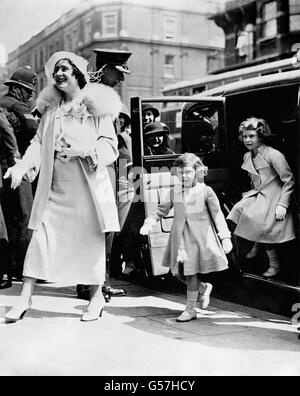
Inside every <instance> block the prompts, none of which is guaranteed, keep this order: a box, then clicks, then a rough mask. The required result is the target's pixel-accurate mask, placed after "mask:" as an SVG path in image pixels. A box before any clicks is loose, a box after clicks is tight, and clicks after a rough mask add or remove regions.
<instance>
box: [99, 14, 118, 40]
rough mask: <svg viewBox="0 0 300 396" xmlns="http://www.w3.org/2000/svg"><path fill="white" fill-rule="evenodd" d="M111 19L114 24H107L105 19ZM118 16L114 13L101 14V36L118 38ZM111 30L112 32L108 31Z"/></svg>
mask: <svg viewBox="0 0 300 396" xmlns="http://www.w3.org/2000/svg"><path fill="white" fill-rule="evenodd" d="M110 17H113V20H114V23H107V19H108V18H110ZM118 25H119V15H118V12H116V11H111V12H104V13H103V14H102V36H103V37H117V36H118ZM111 28H113V32H110V31H108V29H111Z"/></svg>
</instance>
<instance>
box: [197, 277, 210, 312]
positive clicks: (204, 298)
mask: <svg viewBox="0 0 300 396" xmlns="http://www.w3.org/2000/svg"><path fill="white" fill-rule="evenodd" d="M212 289H213V286H212V284H210V283H206V289H205V292H204V293H202V294H200V292H199V302H200V308H201V309H207V308H208V306H209V303H210V294H211V292H212Z"/></svg>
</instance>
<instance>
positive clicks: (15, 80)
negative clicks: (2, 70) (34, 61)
mask: <svg viewBox="0 0 300 396" xmlns="http://www.w3.org/2000/svg"><path fill="white" fill-rule="evenodd" d="M36 82H37V76H36V73H35V72H34V71H33V70H32V69H31V66H23V67H20V68H18V69H17V70H16V71H15V72H14V73H13V74H12V76H11V77H10V79H9V80H7V81H5V82H4V84H5V85H11V84H16V85H20V86H22V87H25V88H27V89H30V90H31V91H33V92H36V89H35V85H36Z"/></svg>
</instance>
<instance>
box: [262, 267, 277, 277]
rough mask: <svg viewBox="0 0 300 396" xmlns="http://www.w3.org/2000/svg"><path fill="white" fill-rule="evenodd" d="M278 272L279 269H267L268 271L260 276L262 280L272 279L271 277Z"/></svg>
mask: <svg viewBox="0 0 300 396" xmlns="http://www.w3.org/2000/svg"><path fill="white" fill-rule="evenodd" d="M279 271H280V268H279V267H278V268H277V267H269V269H268V270H267V271H266V272H264V273H263V274H262V276H263V277H264V278H272V277H273V276H276V275H277V274H278V273H279Z"/></svg>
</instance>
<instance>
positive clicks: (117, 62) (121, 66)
mask: <svg viewBox="0 0 300 396" xmlns="http://www.w3.org/2000/svg"><path fill="white" fill-rule="evenodd" d="M94 52H95V53H96V69H97V71H96V73H95V75H94V77H95V79H96V82H99V83H101V84H104V85H109V86H110V87H112V88H114V87H115V86H116V85H117V84H119V83H120V82H122V81H124V80H125V77H124V74H130V71H129V69H128V66H127V61H128V59H129V58H130V56H131V54H132V53H131V52H129V51H124V50H116V49H106V48H98V49H94Z"/></svg>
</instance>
